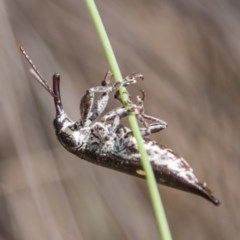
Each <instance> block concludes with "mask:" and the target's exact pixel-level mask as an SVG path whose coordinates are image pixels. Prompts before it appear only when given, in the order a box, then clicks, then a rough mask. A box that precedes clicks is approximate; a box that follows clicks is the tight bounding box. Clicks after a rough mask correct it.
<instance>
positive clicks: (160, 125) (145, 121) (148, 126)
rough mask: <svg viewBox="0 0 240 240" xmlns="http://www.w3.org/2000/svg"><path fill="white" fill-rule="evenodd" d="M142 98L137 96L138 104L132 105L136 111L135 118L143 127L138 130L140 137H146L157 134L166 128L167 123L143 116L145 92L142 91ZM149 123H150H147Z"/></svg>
mask: <svg viewBox="0 0 240 240" xmlns="http://www.w3.org/2000/svg"><path fill="white" fill-rule="evenodd" d="M141 92H142V97H139V96H137V101H138V104H137V105H134V104H133V105H134V106H135V108H136V109H137V114H136V117H137V119H138V120H139V122H141V123H142V125H143V126H144V127H143V128H140V130H141V133H142V136H148V135H150V134H152V133H156V132H159V131H161V130H163V129H165V128H166V127H167V123H166V122H165V121H163V120H161V119H159V118H156V117H153V116H150V115H147V114H145V112H144V106H143V102H144V100H145V92H144V91H143V90H142V91H141ZM149 121H150V123H149Z"/></svg>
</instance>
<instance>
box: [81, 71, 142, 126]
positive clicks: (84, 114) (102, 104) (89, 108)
mask: <svg viewBox="0 0 240 240" xmlns="http://www.w3.org/2000/svg"><path fill="white" fill-rule="evenodd" d="M111 78H112V74H111V72H110V71H109V72H108V73H107V74H106V76H105V79H104V81H103V82H102V86H97V87H93V88H89V89H88V90H87V92H86V93H85V95H84V96H83V97H82V99H81V102H80V115H81V124H82V125H83V126H88V125H89V124H91V123H92V122H93V121H94V120H95V119H96V118H97V117H98V116H99V115H101V113H102V112H103V111H104V109H105V108H106V105H107V103H108V99H109V93H111V92H114V91H117V90H118V89H119V88H120V87H121V86H127V85H129V84H133V83H136V81H137V79H138V78H140V79H142V78H143V76H142V74H133V75H132V76H131V77H126V78H124V79H123V80H122V81H120V82H116V83H114V84H113V85H112V86H108V84H109V83H110V80H111ZM96 93H101V96H100V97H99V98H98V99H97V100H94V97H95V94H96Z"/></svg>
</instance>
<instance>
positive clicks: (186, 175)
mask: <svg viewBox="0 0 240 240" xmlns="http://www.w3.org/2000/svg"><path fill="white" fill-rule="evenodd" d="M20 50H21V52H22V53H23V55H24V56H25V58H26V59H27V61H28V63H29V64H30V65H31V72H32V73H33V75H34V76H35V78H36V79H37V81H38V82H39V83H40V84H41V85H42V86H43V87H44V88H45V89H46V90H47V92H48V93H50V95H51V96H52V97H53V99H54V105H55V108H56V117H55V119H54V128H55V131H56V135H57V138H58V140H59V142H60V143H61V144H62V146H63V147H64V148H65V149H66V150H68V151H69V152H71V153H73V154H75V155H76V156H78V157H80V158H81V159H84V160H87V161H89V162H91V163H94V164H97V165H100V166H103V167H107V168H111V169H114V170H117V171H120V172H123V173H127V174H130V175H133V176H137V177H140V178H145V172H144V171H143V169H142V165H141V160H140V155H139V153H138V150H137V144H136V140H135V138H134V136H133V134H132V131H131V130H130V129H129V128H128V127H126V126H122V125H121V124H120V122H121V119H122V118H124V117H125V116H127V114H128V113H129V112H134V113H135V114H136V117H137V119H138V121H139V122H140V123H141V125H142V127H141V128H140V130H141V134H142V136H143V140H144V145H145V148H146V151H147V154H148V158H149V161H150V162H151V165H152V168H153V171H154V174H155V177H156V180H157V182H158V183H160V184H163V185H166V186H169V187H172V188H176V189H180V190H183V191H187V192H190V193H194V194H197V195H200V196H202V197H204V198H205V199H207V200H209V201H210V202H212V203H213V204H215V205H219V204H220V202H219V200H218V199H216V198H215V197H214V196H213V194H212V192H211V191H210V190H209V189H208V188H207V187H206V183H201V182H199V181H198V179H197V178H196V176H195V175H194V173H193V169H192V168H191V167H190V166H189V164H188V163H187V162H186V161H185V160H184V159H183V158H182V157H180V156H179V155H177V154H176V153H174V152H173V151H172V150H171V149H169V148H167V147H165V146H163V145H160V144H158V143H157V142H155V141H152V140H150V139H148V138H147V136H149V135H151V134H153V133H156V132H159V131H161V130H163V129H165V128H166V126H167V124H166V123H165V122H164V121H162V120H160V119H158V118H155V117H152V116H149V115H146V114H145V113H144V109H143V100H144V94H143V97H142V98H140V97H138V103H137V104H134V103H133V102H132V101H130V100H129V108H128V110H126V109H125V107H123V106H121V107H119V108H116V109H113V110H111V111H110V112H108V113H107V114H105V115H103V116H102V113H103V111H104V110H105V108H106V106H107V103H108V100H109V94H110V93H111V92H113V93H115V94H116V95H117V92H118V89H119V88H120V87H121V86H128V85H129V84H133V83H135V82H136V81H137V80H138V79H143V76H142V75H141V74H133V75H132V76H131V77H126V78H124V79H123V80H122V81H120V82H118V83H115V84H113V85H112V86H110V85H109V84H110V80H111V77H112V76H111V73H110V72H108V73H107V75H106V77H105V79H104V81H103V82H102V85H101V86H98V87H93V88H89V89H88V90H87V91H86V93H85V95H84V96H83V97H82V99H81V102H80V116H81V118H80V120H79V121H72V120H71V119H70V118H69V117H68V116H67V115H66V113H65V112H64V109H63V105H62V101H61V96H60V75H59V74H54V75H53V88H52V89H51V88H50V87H49V86H48V84H47V82H46V81H45V80H44V78H43V77H42V75H41V74H40V72H39V71H38V70H37V68H36V67H35V65H34V64H33V63H32V61H31V59H30V58H29V56H28V55H27V53H26V52H25V50H24V49H23V48H22V47H20ZM96 94H99V95H100V96H99V97H98V98H96ZM97 118H98V119H99V120H97Z"/></svg>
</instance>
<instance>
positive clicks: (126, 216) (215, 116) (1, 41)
mask: <svg viewBox="0 0 240 240" xmlns="http://www.w3.org/2000/svg"><path fill="white" fill-rule="evenodd" d="M97 4H98V6H99V10H100V12H101V15H102V17H103V20H104V23H105V26H106V29H107V31H108V33H109V37H110V39H111V42H112V44H113V48H114V49H115V53H116V56H117V59H118V61H119V64H120V67H121V70H122V73H123V75H128V74H131V73H132V72H141V73H143V74H144V76H145V81H144V82H140V83H139V84H138V85H136V86H134V87H133V88H134V89H133V88H132V89H133V90H135V92H134V91H133V93H132V94H133V95H134V94H136V93H138V91H139V90H140V89H142V88H144V89H145V91H146V94H147V97H146V102H145V107H146V111H147V113H149V114H153V115H155V116H158V117H160V118H162V119H164V120H165V121H167V122H168V128H167V130H165V131H164V132H162V133H159V134H157V135H156V136H153V137H154V138H155V139H157V140H158V141H159V142H161V143H163V144H165V145H168V146H170V147H171V148H173V149H175V150H176V151H177V152H178V153H180V154H181V155H183V156H184V157H185V159H187V161H188V162H189V163H190V164H191V166H192V167H193V168H194V169H195V173H196V175H197V176H198V177H199V179H202V180H205V181H207V182H208V184H209V187H211V188H212V189H213V190H214V192H215V194H216V196H218V197H219V199H220V200H221V202H222V204H221V206H220V207H215V206H213V205H212V204H211V203H209V202H207V201H205V200H204V199H202V198H200V197H197V196H194V195H191V194H188V193H184V192H181V191H178V190H174V189H169V188H166V187H161V186H160V191H161V194H162V199H163V202H164V206H165V210H166V214H167V217H168V220H169V224H170V228H171V231H172V234H173V238H174V239H180V240H182V239H184V240H190V239H195V240H202V239H211V240H214V239H218V240H223V239H231V240H234V239H239V236H240V230H239V227H240V214H239V207H240V193H239V181H240V159H239V157H240V154H239V153H240V150H239V140H240V138H239V123H240V112H239V103H240V96H239V93H240V43H239V39H240V29H239V24H240V17H239V16H240V4H239V1H237V0H213V1H207V0H204V1H188V0H173V1H159V0H149V1H143V0H135V1H134V0H132V1H107V0H105V1H97ZM0 11H1V14H0V34H1V38H0V72H1V79H0V81H1V87H0V116H1V125H0V136H1V138H0V239H1V240H15V239H16V240H43V239H44V240H45V239H50V240H61V239H63V240H66V239H68V240H76V239H77V240H90V239H93V240H95V239H98V240H108V239H109V240H112V239H115V240H123V239H128V240H130V239H131V240H136V239H138V240H145V239H151V240H155V239H159V237H158V232H157V227H156V224H155V220H154V216H153V213H152V209H151V205H150V203H149V197H148V190H147V188H146V184H145V181H143V180H139V179H136V178H133V177H131V176H127V175H124V174H121V173H118V172H114V171H111V170H108V169H103V168H100V167H97V166H94V165H91V164H89V163H87V162H85V161H82V160H80V159H78V158H76V157H75V156H73V155H71V154H70V153H68V152H66V151H65V150H64V149H63V148H62V147H61V146H60V144H59V143H58V142H57V140H56V138H55V133H54V129H53V127H52V119H53V117H54V106H53V101H52V99H51V97H50V96H49V95H48V94H47V93H46V92H45V91H44V90H43V88H42V87H40V85H39V84H37V83H36V82H35V81H34V79H33V78H32V77H31V76H30V74H29V72H28V71H27V70H28V65H27V64H26V61H25V60H24V58H23V57H22V56H21V54H20V52H19V50H18V45H19V44H22V45H23V46H24V47H25V49H26V50H27V52H28V53H29V55H30V56H31V58H32V59H33V61H34V62H35V64H36V65H37V66H38V68H39V69H40V71H41V73H42V74H43V75H44V76H45V77H46V78H47V79H48V81H49V83H50V82H51V76H52V74H53V73H54V72H59V73H60V74H61V76H62V86H61V87H62V88H61V89H62V98H63V103H64V106H65V110H66V111H67V113H68V114H69V116H70V117H72V118H73V119H78V118H79V100H80V97H81V96H82V95H83V94H84V92H85V91H86V89H87V88H88V87H90V86H96V85H98V84H99V83H100V81H101V80H102V78H103V76H104V75H105V72H106V71H107V70H108V68H109V67H108V64H107V62H106V59H105V57H104V54H103V50H102V47H101V45H100V43H99V41H98V38H97V35H96V32H95V30H94V28H93V26H92V23H91V20H90V18H89V16H88V13H87V10H86V7H85V5H84V2H83V1H77V0H71V1H65V0H58V1H56V0H55V1H54V0H48V1H46V0H42V1H37V0H5V1H4V0H0ZM112 101H113V102H115V100H112Z"/></svg>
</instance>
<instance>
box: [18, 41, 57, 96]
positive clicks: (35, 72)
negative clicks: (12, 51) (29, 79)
mask: <svg viewBox="0 0 240 240" xmlns="http://www.w3.org/2000/svg"><path fill="white" fill-rule="evenodd" d="M19 49H20V51H21V52H22V54H23V56H24V57H25V58H26V60H27V61H28V63H29V64H30V66H31V69H30V72H31V73H32V75H33V76H34V77H35V78H36V80H37V81H38V82H39V83H40V84H41V85H42V86H43V87H44V88H45V89H46V90H47V91H48V92H49V93H50V94H51V96H52V97H53V98H54V99H55V98H56V97H57V96H56V95H55V93H54V91H53V90H52V88H50V87H49V85H48V84H47V82H46V81H45V80H44V77H43V76H42V75H41V73H40V72H39V71H38V69H37V67H36V66H35V65H34V63H33V61H32V60H31V58H30V57H29V56H28V54H27V52H26V51H25V50H24V48H23V47H22V46H19Z"/></svg>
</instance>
